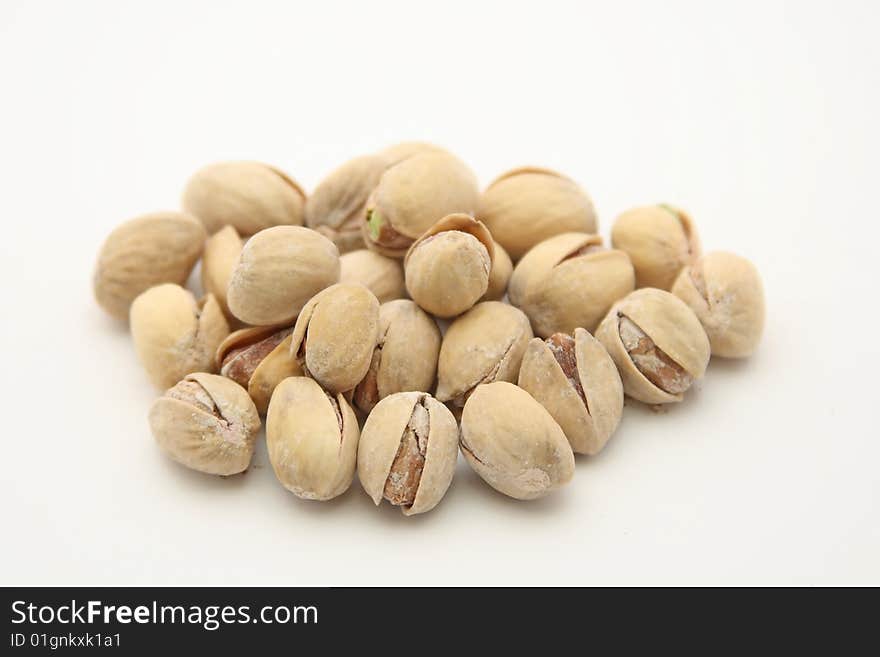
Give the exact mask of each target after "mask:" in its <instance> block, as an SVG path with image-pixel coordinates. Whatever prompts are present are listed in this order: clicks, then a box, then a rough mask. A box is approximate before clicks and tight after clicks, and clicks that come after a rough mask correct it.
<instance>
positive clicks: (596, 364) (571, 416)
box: [519, 328, 623, 455]
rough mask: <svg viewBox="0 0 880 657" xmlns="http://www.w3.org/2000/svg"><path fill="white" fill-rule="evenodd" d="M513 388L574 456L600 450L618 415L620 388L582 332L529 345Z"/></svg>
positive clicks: (604, 356)
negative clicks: (552, 425) (544, 415)
mask: <svg viewBox="0 0 880 657" xmlns="http://www.w3.org/2000/svg"><path fill="white" fill-rule="evenodd" d="M519 387H520V388H522V389H523V390H525V391H526V392H528V393H529V394H530V395H531V396H532V397H534V398H535V399H536V400H537V401H538V402H539V403H540V404H541V405H542V406H543V407H544V408H546V409H547V412H548V413H550V415H551V416H553V419H554V420H556V422H557V423H558V424H559V426H560V428H561V429H562V431H563V433H564V434H565V436H566V438H568V442H569V443H570V444H571V448H572V449H573V450H574V451H575V452H577V453H579V454H589V455H594V454H598V453H599V452H600V451H602V448H603V447H605V444H606V443H607V442H608V439H609V438H610V437H611V435H612V434H613V433H614V431H615V430H616V429H617V425H618V424H620V418H621V416H622V415H623V384H622V383H621V381H620V375H619V374H618V373H617V367H616V366H615V365H614V361H613V360H611V357H610V356H609V355H608V352H607V351H605V348H604V347H603V346H602V345H601V344H600V343H599V341H598V340H596V339H595V338H594V337H593V336H592V335H590V334H589V333H588V332H587V331H585V330H584V329H582V328H578V329H575V331H574V337H571V336H569V335H566V334H564V333H560V334H556V335H554V336H553V337H552V338H550V339H549V340H546V341H544V340H541V339H540V338H535V339H533V340H532V341H531V342H529V346H528V348H527V349H526V353H525V355H524V356H523V361H522V367H520V370H519Z"/></svg>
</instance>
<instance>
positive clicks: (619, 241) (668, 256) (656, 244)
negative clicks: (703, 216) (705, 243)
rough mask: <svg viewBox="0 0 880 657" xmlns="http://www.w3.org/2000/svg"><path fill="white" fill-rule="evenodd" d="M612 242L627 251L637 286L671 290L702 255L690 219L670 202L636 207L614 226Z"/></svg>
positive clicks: (621, 217)
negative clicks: (683, 269) (677, 280)
mask: <svg viewBox="0 0 880 657" xmlns="http://www.w3.org/2000/svg"><path fill="white" fill-rule="evenodd" d="M611 244H612V245H613V246H614V248H615V249H620V250H621V251H626V253H627V255H628V256H629V259H630V260H631V261H632V264H633V269H634V270H635V273H636V287H655V288H657V289H660V290H669V288H670V287H672V283H673V282H675V278H676V276H678V273H679V272H680V271H681V270H682V268H683V267H685V266H687V265H689V264H691V263H692V262H693V261H694V260H696V259H697V258H698V257H699V255H700V240H699V237H698V236H697V231H696V228H694V225H693V222H692V221H691V218H690V217H689V216H688V215H687V214H686V213H685V212H684V211H682V210H679V209H677V208H673V207H671V206H669V205H652V206H646V207H641V208H634V209H632V210H628V211H627V212H624V213H623V214H621V215H620V216H619V217H618V218H617V219H616V220H615V222H614V226H613V227H612V228H611Z"/></svg>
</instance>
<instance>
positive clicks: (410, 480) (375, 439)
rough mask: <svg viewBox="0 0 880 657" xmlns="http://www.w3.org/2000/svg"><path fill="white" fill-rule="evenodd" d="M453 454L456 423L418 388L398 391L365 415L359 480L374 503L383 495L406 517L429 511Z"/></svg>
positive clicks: (442, 490) (447, 479)
mask: <svg viewBox="0 0 880 657" xmlns="http://www.w3.org/2000/svg"><path fill="white" fill-rule="evenodd" d="M457 458H458V424H457V423H456V421H455V417H454V416H453V415H452V413H451V412H450V411H449V409H448V408H446V406H444V405H443V404H441V403H440V402H438V401H437V400H436V399H434V398H433V397H431V395H429V394H426V393H423V392H399V393H396V394H394V395H391V396H390V397H386V398H385V399H383V400H382V401H380V402H379V403H378V404H377V406H376V408H374V409H373V411H372V412H371V413H370V416H369V417H368V418H367V421H366V423H365V424H364V430H363V431H362V432H361V439H360V443H359V445H358V478H359V479H360V481H361V485H362V486H363V487H364V490H365V491H366V493H367V495H369V496H370V497H371V498H372V500H373V502H374V503H375V504H376V505H377V506H378V505H379V503H380V502H381V501H382V499H383V498H384V499H386V500H388V501H389V502H390V503H391V504H393V505H395V506H399V507H400V509H401V511H403V513H404V515H407V516H410V515H415V514H417V513H424V512H425V511H430V510H431V509H433V508H434V507H435V506H436V505H437V503H438V502H440V500H441V499H442V498H443V496H444V495H445V494H446V491H447V490H448V488H449V484H450V483H452V475H453V474H454V473H455V464H456V461H457Z"/></svg>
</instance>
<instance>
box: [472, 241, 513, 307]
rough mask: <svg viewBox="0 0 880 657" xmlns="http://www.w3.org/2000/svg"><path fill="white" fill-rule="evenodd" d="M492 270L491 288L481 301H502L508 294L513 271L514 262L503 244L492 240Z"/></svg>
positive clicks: (490, 277)
mask: <svg viewBox="0 0 880 657" xmlns="http://www.w3.org/2000/svg"><path fill="white" fill-rule="evenodd" d="M492 252H493V255H494V258H493V259H492V271H490V272H489V288H488V289H487V290H486V294H484V295H483V297H482V298H481V299H480V301H501V299H503V298H504V295H505V294H507V284H508V282H509V281H510V276H511V274H512V273H513V263H512V262H511V261H510V256H509V255H507V251H505V250H504V249H503V248H502V246H501V245H500V244H499V243H498V242H496V241H495V240H492Z"/></svg>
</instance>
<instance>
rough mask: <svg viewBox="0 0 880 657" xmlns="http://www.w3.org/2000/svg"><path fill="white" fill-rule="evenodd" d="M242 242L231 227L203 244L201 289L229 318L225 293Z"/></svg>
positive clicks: (215, 234)
mask: <svg viewBox="0 0 880 657" xmlns="http://www.w3.org/2000/svg"><path fill="white" fill-rule="evenodd" d="M242 246H243V242H242V239H241V237H240V236H239V234H238V232H237V231H236V230H235V228H233V227H232V226H225V227H224V228H221V229H220V230H218V231H217V232H216V233H214V234H213V235H211V237H209V238H208V241H207V242H205V253H204V255H203V256H202V289H203V290H204V291H205V294H213V295H214V298H215V299H217V303H219V304H220V307H221V308H222V309H223V312H224V313H225V314H226V316H227V317H231V316H232V313H230V312H229V306H228V305H227V303H226V292H227V290H228V289H229V281H230V279H231V278H232V272H233V271H234V270H235V265H236V264H237V263H238V258H239V256H240V255H241V249H242Z"/></svg>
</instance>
